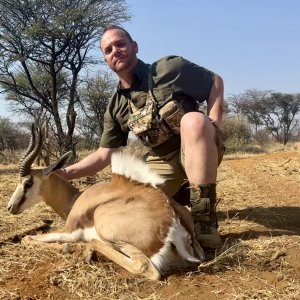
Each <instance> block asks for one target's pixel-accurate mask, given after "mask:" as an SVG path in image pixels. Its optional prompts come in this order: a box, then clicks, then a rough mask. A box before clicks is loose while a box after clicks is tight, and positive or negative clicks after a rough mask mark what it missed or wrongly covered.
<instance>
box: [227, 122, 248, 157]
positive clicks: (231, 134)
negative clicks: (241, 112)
mask: <svg viewBox="0 0 300 300" xmlns="http://www.w3.org/2000/svg"><path fill="white" fill-rule="evenodd" d="M222 131H223V134H224V140H225V145H226V148H227V151H228V152H232V151H235V152H236V151H245V150H246V149H247V147H248V146H249V145H250V142H251V128H250V126H249V125H248V124H247V123H246V122H245V121H244V120H243V118H236V117H231V118H228V119H226V120H225V122H224V125H223V127H222Z"/></svg>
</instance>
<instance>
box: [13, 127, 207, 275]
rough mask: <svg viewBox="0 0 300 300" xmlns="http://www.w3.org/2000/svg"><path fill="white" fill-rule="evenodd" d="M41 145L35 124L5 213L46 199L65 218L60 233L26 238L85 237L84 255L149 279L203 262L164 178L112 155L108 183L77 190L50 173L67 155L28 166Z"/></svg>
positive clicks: (122, 156)
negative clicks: (101, 258)
mask: <svg viewBox="0 0 300 300" xmlns="http://www.w3.org/2000/svg"><path fill="white" fill-rule="evenodd" d="M41 143H42V141H41V134H40V129H39V128H35V127H34V126H33V127H32V137H31V142H30V145H29V147H28V150H27V151H26V154H25V156H24V158H23V159H22V160H21V162H20V182H19V184H18V186H17V188H16V190H15V192H14V194H13V195H12V197H11V199H10V201H9V203H8V210H9V212H10V213H12V214H19V213H21V212H23V211H24V210H25V209H27V208H29V207H31V206H33V205H34V204H35V203H37V202H38V201H44V202H45V203H46V204H47V205H49V206H51V207H52V208H53V209H54V210H55V211H56V212H57V213H58V214H59V215H60V216H61V217H62V218H63V219H66V223H65V226H64V228H63V229H62V230H61V231H60V232H50V233H45V234H40V235H33V236H26V237H25V238H24V240H25V241H26V243H51V242H78V241H85V242H89V244H88V247H87V249H88V251H89V253H91V252H92V251H99V252H100V253H102V254H103V255H105V256H106V257H107V258H109V259H110V260H112V261H113V262H115V263H117V264H118V265H120V266H122V267H123V268H125V269H126V270H128V271H129V272H131V273H133V274H138V275H142V276H144V277H146V278H148V279H153V280H157V279H159V278H160V276H161V275H162V274H165V273H166V272H168V271H170V270H176V269H180V268H185V267H189V266H192V265H196V264H199V263H200V262H202V261H203V259H204V253H203V250H202V248H201V247H200V245H199V244H198V242H197V241H196V239H195V237H194V230H193V221H192V218H191V215H190V213H189V211H188V210H187V209H186V208H185V207H183V206H181V205H179V204H177V203H176V202H175V201H174V200H172V199H169V198H168V197H167V196H166V195H165V194H164V193H163V192H162V191H161V190H160V189H159V188H158V187H157V186H159V185H161V184H163V182H164V179H163V178H161V177H160V176H159V175H157V174H156V173H154V172H153V171H152V170H151V169H150V168H149V167H148V166H147V165H146V164H145V163H144V162H142V161H141V160H138V159H136V158H134V157H131V156H128V155H125V154H123V153H122V152H118V153H115V154H114V155H113V156H112V180H111V182H98V183H96V184H94V185H93V186H91V187H89V188H87V189H86V190H85V191H83V192H82V193H80V192H79V191H78V189H76V188H75V187H73V186H72V185H71V183H69V182H68V181H66V180H64V179H63V178H62V177H61V176H59V175H58V174H56V173H55V172H53V171H54V170H56V169H58V168H61V167H62V166H63V165H64V164H65V163H66V162H67V160H68V159H69V154H68V153H67V154H65V155H64V156H62V157H61V159H59V160H58V161H57V162H56V163H54V164H52V165H51V166H49V167H47V168H44V169H39V170H32V168H31V165H32V163H33V161H34V159H35V157H36V156H37V154H38V153H39V151H40V148H41Z"/></svg>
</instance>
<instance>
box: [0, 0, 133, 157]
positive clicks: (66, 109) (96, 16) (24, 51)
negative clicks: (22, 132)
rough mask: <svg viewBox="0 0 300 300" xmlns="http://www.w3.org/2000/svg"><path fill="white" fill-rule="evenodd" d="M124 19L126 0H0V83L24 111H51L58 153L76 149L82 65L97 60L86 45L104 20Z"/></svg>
mask: <svg viewBox="0 0 300 300" xmlns="http://www.w3.org/2000/svg"><path fill="white" fill-rule="evenodd" d="M129 19H130V15H129V13H128V11H127V5H126V2H125V0H29V1H19V0H11V1H6V0H0V87H1V88H2V92H3V93H5V95H6V99H7V101H8V102H10V103H13V107H14V109H15V110H17V111H19V112H21V111H22V114H23V117H24V115H27V116H30V117H36V115H37V112H38V111H43V112H45V113H44V114H45V115H47V117H50V119H51V122H52V125H53V128H54V129H55V137H56V139H57V142H58V145H59V148H60V152H61V153H64V152H66V151H68V150H73V152H75V144H76V142H75V141H74V140H73V134H74V131H75V125H76V118H77V114H78V113H77V111H76V109H77V108H78V106H76V105H77V104H78V103H79V101H80V98H79V87H80V84H81V83H82V80H83V78H84V74H85V73H84V72H83V71H84V70H87V68H88V67H89V66H91V65H93V64H95V63H99V60H98V61H96V60H95V59H94V58H93V57H91V56H90V53H91V50H92V49H93V48H95V47H96V46H98V43H99V39H100V36H101V32H102V30H103V28H104V27H105V26H106V25H108V24H111V23H114V24H120V23H122V22H124V21H128V20H129ZM98 51H100V50H98Z"/></svg>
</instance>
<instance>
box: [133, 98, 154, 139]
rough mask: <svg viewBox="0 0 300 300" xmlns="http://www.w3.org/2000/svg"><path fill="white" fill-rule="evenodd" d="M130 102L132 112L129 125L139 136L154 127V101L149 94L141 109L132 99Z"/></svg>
mask: <svg viewBox="0 0 300 300" xmlns="http://www.w3.org/2000/svg"><path fill="white" fill-rule="evenodd" d="M128 102H129V108H130V110H131V114H130V115H129V118H128V122H127V125H128V127H129V129H130V130H131V131H132V132H133V133H134V134H135V135H137V136H139V135H140V134H142V133H144V132H146V131H148V130H149V129H151V127H152V119H153V111H154V102H153V101H152V99H151V97H149V96H148V97H147V100H146V103H145V105H144V106H143V107H142V108H140V109H139V108H137V107H136V106H135V105H134V104H133V103H132V102H131V101H130V100H129V101H128Z"/></svg>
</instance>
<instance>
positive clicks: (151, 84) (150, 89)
mask: <svg viewBox="0 0 300 300" xmlns="http://www.w3.org/2000/svg"><path fill="white" fill-rule="evenodd" d="M152 66H153V65H151V64H150V65H149V67H148V90H149V91H152V89H153V86H154V82H153V77H152Z"/></svg>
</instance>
